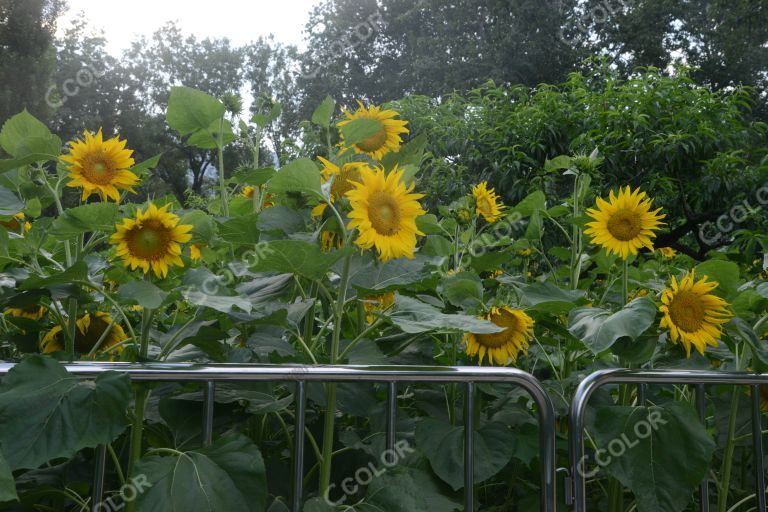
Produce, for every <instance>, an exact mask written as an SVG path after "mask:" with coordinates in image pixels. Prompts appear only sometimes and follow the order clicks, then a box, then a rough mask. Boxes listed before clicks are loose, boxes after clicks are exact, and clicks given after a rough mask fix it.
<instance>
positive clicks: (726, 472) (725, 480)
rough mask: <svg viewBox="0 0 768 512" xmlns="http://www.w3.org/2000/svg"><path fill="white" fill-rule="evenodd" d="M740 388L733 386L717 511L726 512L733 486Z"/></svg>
mask: <svg viewBox="0 0 768 512" xmlns="http://www.w3.org/2000/svg"><path fill="white" fill-rule="evenodd" d="M739 396H740V389H739V387H738V386H734V387H733V395H732V396H731V416H730V419H729V420H728V439H727V441H726V443H725V453H724V454H723V469H722V471H721V472H720V473H721V475H722V479H721V481H720V492H719V493H718V495H717V512H726V509H727V508H728V490H729V488H730V486H731V468H732V467H733V450H734V448H735V447H736V442H735V441H736V435H735V434H736V416H737V414H738V413H739Z"/></svg>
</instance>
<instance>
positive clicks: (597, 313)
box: [568, 297, 656, 354]
mask: <svg viewBox="0 0 768 512" xmlns="http://www.w3.org/2000/svg"><path fill="white" fill-rule="evenodd" d="M655 318H656V305H655V304H654V303H653V301H652V300H651V299H650V298H648V297H639V298H637V299H635V300H633V301H632V302H630V303H629V304H627V305H626V306H624V307H623V308H622V309H620V310H619V311H617V312H616V313H611V312H610V311H608V310H605V309H601V308H592V307H584V308H576V309H573V310H571V313H570V315H569V316H568V331H570V333H571V334H573V335H574V336H576V337H577V338H579V339H581V341H583V342H584V345H586V346H587V348H588V349H589V350H591V351H592V352H593V353H595V354H599V353H600V352H602V351H604V350H607V349H608V348H610V347H611V345H613V344H614V343H615V342H616V341H617V340H618V339H620V338H630V339H632V340H634V339H637V337H638V336H640V335H641V334H643V332H645V330H646V329H648V328H649V327H650V326H651V324H653V321H654V319H655Z"/></svg>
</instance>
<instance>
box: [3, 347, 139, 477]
mask: <svg viewBox="0 0 768 512" xmlns="http://www.w3.org/2000/svg"><path fill="white" fill-rule="evenodd" d="M130 399H131V384H130V381H129V379H128V377H127V376H125V375H120V374H119V373H115V372H107V373H103V374H101V375H99V376H98V377H97V378H96V380H95V381H94V382H92V383H87V382H83V381H82V380H81V379H79V378H77V377H74V376H72V375H70V374H69V373H68V372H67V371H66V369H64V367H63V366H62V365H61V364H59V363H58V362H57V361H56V360H54V359H52V358H50V357H45V356H41V355H34V356H30V357H28V358H26V359H24V360H23V361H22V362H20V363H19V364H17V365H16V366H14V367H13V369H11V371H9V372H8V375H7V376H6V377H5V378H4V379H3V382H2V384H0V425H2V426H3V428H2V429H0V446H1V447H2V451H3V454H4V455H5V457H6V459H7V461H8V464H9V466H10V467H11V468H12V469H13V470H16V469H21V468H27V469H32V468H37V467H39V466H41V465H42V464H45V463H46V462H48V461H49V460H51V459H54V458H58V457H64V458H68V457H71V456H72V455H74V454H75V453H77V451H79V450H81V449H83V448H86V447H94V446H96V445H99V444H105V443H110V442H112V441H113V440H114V439H115V438H117V436H119V435H120V434H121V433H122V432H123V430H124V429H125V427H126V426H127V425H128V420H127V418H126V415H125V411H126V408H127V407H128V403H129V401H130Z"/></svg>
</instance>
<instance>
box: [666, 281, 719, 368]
mask: <svg viewBox="0 0 768 512" xmlns="http://www.w3.org/2000/svg"><path fill="white" fill-rule="evenodd" d="M715 288H717V282H715V281H707V276H704V277H703V278H701V279H699V280H698V281H696V276H695V272H693V271H691V272H688V273H687V274H685V277H683V279H682V280H681V281H680V282H679V283H678V282H677V279H675V277H674V276H673V277H672V283H671V285H670V288H667V289H666V290H664V291H663V292H662V294H661V302H662V305H661V306H659V311H661V313H662V314H663V315H664V316H663V317H662V319H661V323H660V324H659V325H660V326H661V328H667V329H669V332H670V336H671V338H672V342H673V343H677V342H678V340H680V341H681V342H682V344H683V346H684V347H685V353H686V355H687V356H688V357H690V356H691V345H693V346H694V347H696V350H698V351H699V353H700V354H704V349H705V348H706V346H707V345H712V346H713V347H715V346H717V339H718V338H719V337H720V336H721V335H722V333H723V330H722V328H721V327H720V326H721V325H722V324H724V323H726V322H727V321H728V320H729V319H730V318H731V317H732V316H733V314H732V313H731V312H730V311H729V310H728V303H727V302H726V301H724V300H723V299H721V298H720V297H718V296H716V295H712V294H711V293H709V292H711V291H712V290H714V289H715Z"/></svg>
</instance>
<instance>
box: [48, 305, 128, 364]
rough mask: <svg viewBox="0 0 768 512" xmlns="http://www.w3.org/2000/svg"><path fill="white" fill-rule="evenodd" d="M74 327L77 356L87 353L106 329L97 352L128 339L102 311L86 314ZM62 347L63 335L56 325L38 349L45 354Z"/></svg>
mask: <svg viewBox="0 0 768 512" xmlns="http://www.w3.org/2000/svg"><path fill="white" fill-rule="evenodd" d="M75 325H76V327H77V329H76V332H75V352H77V353H78V354H87V353H89V352H90V351H91V350H92V349H93V347H94V346H96V343H98V342H99V340H100V339H101V338H102V336H104V332H105V331H106V330H107V329H109V333H107V334H106V336H104V339H103V340H102V342H101V345H99V348H98V349H97V351H98V352H108V351H109V350H110V349H111V348H112V347H114V346H115V345H117V344H119V343H121V342H123V341H125V340H127V339H128V336H127V335H126V334H125V331H124V330H123V328H122V327H121V326H120V324H118V323H117V322H114V321H113V320H112V317H111V316H110V315H109V313H105V312H103V311H97V312H96V313H93V314H90V313H86V314H85V315H83V316H81V317H80V318H78V319H77V321H76V322H75ZM110 326H111V327H110ZM64 346H65V345H64V333H63V331H62V328H61V326H60V325H56V326H54V327H53V328H52V329H51V330H50V331H48V333H47V334H46V335H45V336H44V337H43V340H42V341H41V342H40V348H41V349H42V350H43V353H45V354H49V353H51V352H62V351H63V350H64ZM117 350H118V351H120V350H121V347H118V348H117Z"/></svg>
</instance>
